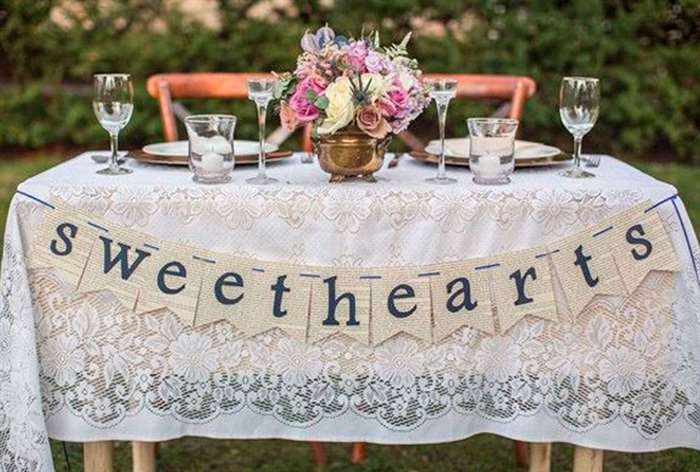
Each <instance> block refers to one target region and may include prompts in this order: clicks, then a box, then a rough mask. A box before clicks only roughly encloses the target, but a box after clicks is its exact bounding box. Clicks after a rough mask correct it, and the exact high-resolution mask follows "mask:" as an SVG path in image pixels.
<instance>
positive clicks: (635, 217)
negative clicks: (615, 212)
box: [611, 201, 680, 293]
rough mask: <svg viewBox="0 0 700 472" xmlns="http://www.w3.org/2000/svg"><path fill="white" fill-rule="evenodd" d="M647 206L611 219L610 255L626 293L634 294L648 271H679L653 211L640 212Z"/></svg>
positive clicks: (671, 248) (670, 245)
mask: <svg viewBox="0 0 700 472" xmlns="http://www.w3.org/2000/svg"><path fill="white" fill-rule="evenodd" d="M669 204H670V203H669ZM650 206H651V203H650V202H648V201H647V202H644V204H643V205H638V206H637V207H635V208H634V209H632V210H630V211H628V212H625V213H624V214H623V215H619V216H617V217H616V218H615V219H616V221H615V228H614V230H613V234H612V235H611V236H612V237H611V241H612V242H613V247H614V249H613V251H612V252H613V255H614V257H615V262H616V264H617V266H618V268H619V270H620V274H622V279H623V280H624V283H625V287H626V288H627V291H628V292H629V293H632V292H633V291H635V290H636V289H637V287H638V286H639V284H640V283H641V282H642V281H643V280H644V278H645V277H646V276H647V274H648V273H649V272H650V271H652V270H662V271H669V272H677V271H679V270H680V264H679V263H678V258H677V257H676V253H675V251H674V249H673V245H672V244H671V240H670V239H669V237H668V233H666V229H665V228H664V223H663V221H661V218H660V217H659V215H658V213H657V210H651V211H649V212H646V213H645V212H644V209H646V208H649V207H650ZM641 207H643V209H642V208H641Z"/></svg>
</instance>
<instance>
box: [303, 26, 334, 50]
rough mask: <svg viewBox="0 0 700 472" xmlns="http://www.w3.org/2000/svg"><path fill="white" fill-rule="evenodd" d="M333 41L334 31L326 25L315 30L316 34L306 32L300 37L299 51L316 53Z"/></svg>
mask: <svg viewBox="0 0 700 472" xmlns="http://www.w3.org/2000/svg"><path fill="white" fill-rule="evenodd" d="M333 39H335V31H333V29H332V28H330V27H329V26H328V25H326V26H323V27H321V28H319V29H318V30H316V33H310V32H308V31H307V32H306V33H305V34H304V36H302V37H301V49H303V50H304V51H306V52H311V53H317V52H319V51H320V50H321V49H323V47H324V46H325V45H326V44H328V43H331V42H333Z"/></svg>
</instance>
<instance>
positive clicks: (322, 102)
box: [314, 96, 328, 110]
mask: <svg viewBox="0 0 700 472" xmlns="http://www.w3.org/2000/svg"><path fill="white" fill-rule="evenodd" d="M314 106H315V107H316V108H320V109H321V110H325V109H326V108H327V107H328V97H325V96H320V97H318V98H316V101H315V102H314Z"/></svg>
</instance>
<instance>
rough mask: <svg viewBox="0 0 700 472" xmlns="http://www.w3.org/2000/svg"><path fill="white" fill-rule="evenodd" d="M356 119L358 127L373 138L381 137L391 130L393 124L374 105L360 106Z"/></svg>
mask: <svg viewBox="0 0 700 472" xmlns="http://www.w3.org/2000/svg"><path fill="white" fill-rule="evenodd" d="M356 121H357V127H358V128H360V129H361V130H362V131H364V132H365V133H367V134H368V135H370V136H372V137H373V138H378V139H381V138H383V137H385V136H386V135H387V134H389V133H390V132H391V126H390V125H389V123H388V122H387V121H386V120H385V119H384V117H383V116H382V114H381V113H380V112H379V109H378V108H377V107H375V106H374V105H369V106H365V107H362V108H360V109H359V111H358V112H357V116H356Z"/></svg>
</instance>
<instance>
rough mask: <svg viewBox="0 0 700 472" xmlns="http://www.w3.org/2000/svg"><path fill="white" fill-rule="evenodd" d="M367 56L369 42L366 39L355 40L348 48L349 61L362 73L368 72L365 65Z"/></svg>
mask: <svg viewBox="0 0 700 472" xmlns="http://www.w3.org/2000/svg"><path fill="white" fill-rule="evenodd" d="M366 57H367V43H365V42H364V41H355V42H354V43H351V44H350V45H349V46H348V48H347V58H348V63H349V64H350V65H351V66H352V67H354V68H355V69H357V71H358V72H359V73H361V74H364V73H365V72H367V68H366V67H365V58H366Z"/></svg>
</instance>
